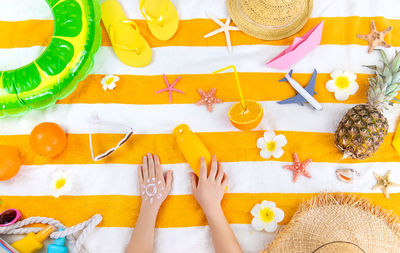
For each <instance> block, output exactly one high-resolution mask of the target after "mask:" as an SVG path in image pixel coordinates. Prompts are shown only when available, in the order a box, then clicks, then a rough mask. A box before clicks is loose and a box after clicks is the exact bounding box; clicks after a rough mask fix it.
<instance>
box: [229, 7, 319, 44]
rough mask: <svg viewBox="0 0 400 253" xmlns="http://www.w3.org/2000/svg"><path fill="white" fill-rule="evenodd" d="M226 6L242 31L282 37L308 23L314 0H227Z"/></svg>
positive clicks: (258, 35) (275, 37) (252, 34)
mask: <svg viewBox="0 0 400 253" xmlns="http://www.w3.org/2000/svg"><path fill="white" fill-rule="evenodd" d="M226 5H227V8H228V13H229V16H230V17H231V18H232V20H233V22H234V23H235V25H236V26H237V27H239V28H240V30H242V31H243V32H245V33H247V34H249V35H251V36H254V37H257V38H259V39H263V40H279V39H283V38H286V37H289V36H291V35H293V34H295V33H296V32H298V31H299V30H300V29H301V28H302V27H303V26H304V25H305V24H306V22H307V20H308V18H309V17H310V15H311V11H312V7H313V0H227V1H226Z"/></svg>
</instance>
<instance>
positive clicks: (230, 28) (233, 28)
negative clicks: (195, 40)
mask: <svg viewBox="0 0 400 253" xmlns="http://www.w3.org/2000/svg"><path fill="white" fill-rule="evenodd" d="M206 15H207V17H208V18H210V19H211V20H212V21H214V22H215V23H216V24H217V25H219V26H220V27H221V28H218V29H217V30H215V31H212V32H210V33H207V34H206V35H204V38H208V37H211V36H213V35H215V34H218V33H220V32H224V33H225V38H226V45H227V47H228V50H229V52H232V44H231V36H230V34H229V31H239V28H237V27H236V26H229V24H230V23H231V18H230V17H228V18H227V19H226V22H225V24H224V23H222V21H221V20H219V19H217V18H216V17H214V16H213V15H210V14H208V13H206Z"/></svg>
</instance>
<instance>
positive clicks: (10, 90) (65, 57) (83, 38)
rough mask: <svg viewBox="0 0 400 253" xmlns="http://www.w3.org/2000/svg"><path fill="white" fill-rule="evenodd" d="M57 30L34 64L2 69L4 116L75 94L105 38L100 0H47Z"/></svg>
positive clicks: (0, 98) (0, 89)
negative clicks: (102, 37)
mask: <svg viewBox="0 0 400 253" xmlns="http://www.w3.org/2000/svg"><path fill="white" fill-rule="evenodd" d="M46 2H47V3H48V5H49V6H50V8H51V10H52V13H53V17H54V33H53V37H52V40H51V41H50V44H49V46H48V47H47V48H46V50H45V51H44V52H43V53H42V54H41V55H40V56H39V57H38V58H37V59H36V60H35V61H33V62H32V63H29V64H28V65H25V66H23V67H21V68H18V69H14V70H8V71H3V72H0V118H1V117H5V116H18V115H22V114H23V113H25V112H27V111H29V110H31V109H43V108H47V107H49V106H51V105H53V104H54V103H55V102H56V101H57V100H59V99H62V98H64V97H66V96H68V95H69V94H71V93H72V92H73V91H74V90H75V88H76V86H77V84H78V82H79V81H80V80H82V79H84V78H85V77H86V76H87V75H88V73H89V71H90V70H91V68H92V67H93V63H94V61H93V56H94V54H95V53H96V51H97V50H98V48H99V46H100V41H101V28H100V19H101V17H100V5H99V3H98V1H97V0H46Z"/></svg>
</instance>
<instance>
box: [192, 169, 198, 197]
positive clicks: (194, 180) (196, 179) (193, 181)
mask: <svg viewBox="0 0 400 253" xmlns="http://www.w3.org/2000/svg"><path fill="white" fill-rule="evenodd" d="M197 181H198V178H197V176H196V174H194V173H193V172H191V173H190V184H191V185H192V192H193V193H194V192H195V191H196V189H197Z"/></svg>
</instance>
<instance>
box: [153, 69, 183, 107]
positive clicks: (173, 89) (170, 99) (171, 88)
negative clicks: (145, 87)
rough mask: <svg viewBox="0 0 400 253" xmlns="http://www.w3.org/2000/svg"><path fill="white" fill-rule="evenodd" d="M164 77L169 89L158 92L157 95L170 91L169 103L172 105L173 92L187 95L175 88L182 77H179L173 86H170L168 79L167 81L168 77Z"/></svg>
mask: <svg viewBox="0 0 400 253" xmlns="http://www.w3.org/2000/svg"><path fill="white" fill-rule="evenodd" d="M163 76H164V81H165V84H166V85H167V88H165V89H162V90H158V91H156V94H158V93H160V92H164V91H168V95H169V103H170V104H171V103H172V91H176V92H179V93H182V94H185V93H183V91H181V90H178V89H175V88H174V86H175V85H176V83H177V82H178V81H179V80H180V79H181V78H182V77H181V76H180V77H178V78H177V79H176V80H175V81H174V82H173V83H172V84H169V82H168V79H167V76H166V75H165V74H163Z"/></svg>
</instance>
